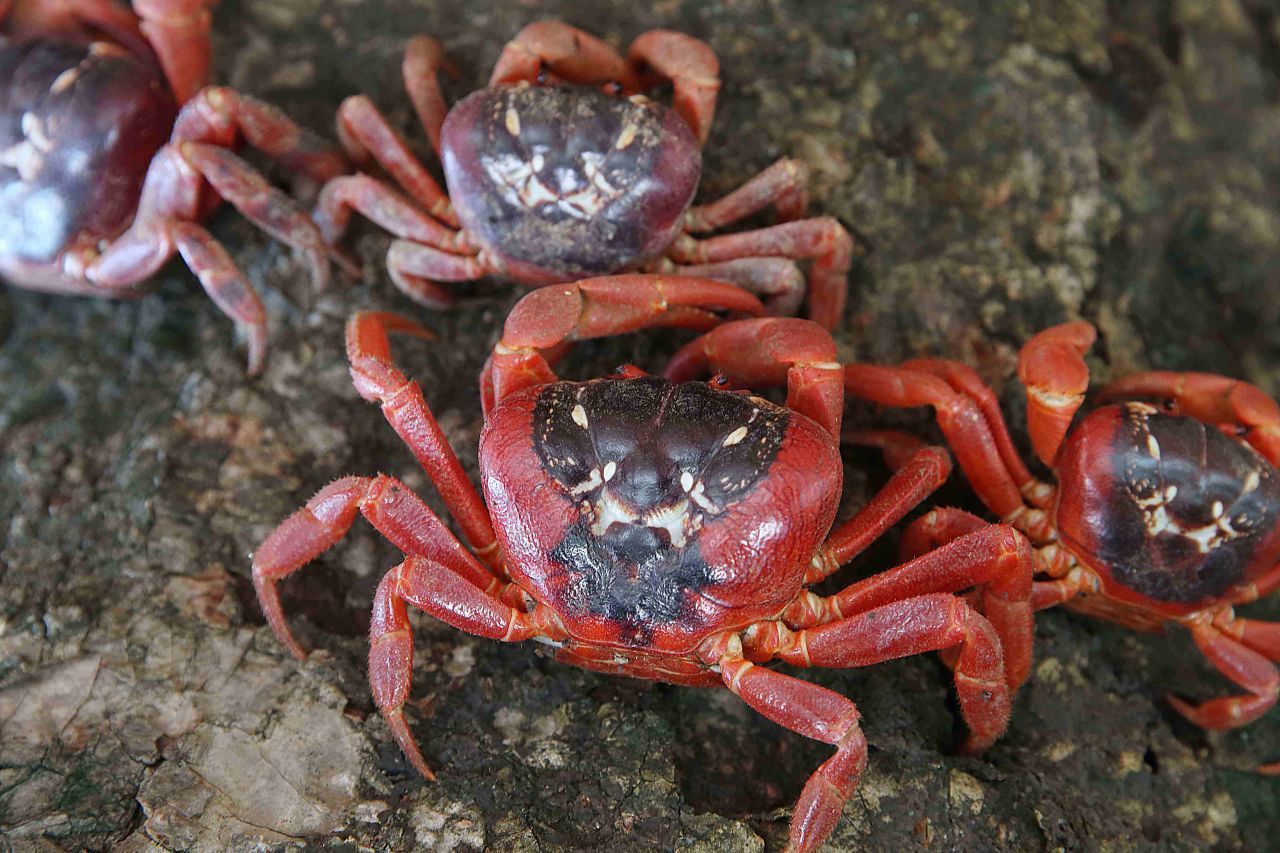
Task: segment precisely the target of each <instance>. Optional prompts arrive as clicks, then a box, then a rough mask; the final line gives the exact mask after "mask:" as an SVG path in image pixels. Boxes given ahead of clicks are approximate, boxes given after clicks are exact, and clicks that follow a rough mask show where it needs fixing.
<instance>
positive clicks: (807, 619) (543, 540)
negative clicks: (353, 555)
mask: <svg viewBox="0 0 1280 853" xmlns="http://www.w3.org/2000/svg"><path fill="white" fill-rule="evenodd" d="M713 310H714V311H720V312H723V311H739V312H746V313H749V314H758V313H760V312H762V310H763V306H762V305H761V304H760V302H759V301H757V300H756V299H755V298H754V297H752V296H750V295H749V294H746V293H744V292H743V291H742V290H740V289H739V288H736V287H734V286H733V285H730V284H726V283H721V282H715V281H708V280H702V279H692V278H691V279H685V280H679V281H671V280H669V279H662V278H657V277H654V276H645V275H628V276H620V277H611V278H598V279H591V280H587V281H582V282H578V283H575V284H572V285H556V286H554V287H547V288H543V289H541V290H538V291H535V292H533V293H531V294H529V295H528V296H526V297H525V298H524V299H523V300H521V301H520V303H519V304H518V305H517V306H516V307H515V309H514V310H513V311H512V313H511V316H510V317H508V318H507V322H506V328H505V330H504V333H503V336H502V339H501V340H500V341H499V342H498V344H497V346H496V347H495V348H494V351H493V356H492V358H491V359H490V362H489V366H488V367H487V368H486V371H485V375H484V377H483V379H482V384H481V393H482V397H483V402H484V407H485V413H486V416H485V427H484V431H483V432H482V434H481V438H480V450H479V461H480V476H481V481H482V487H483V493H484V499H483V500H481V498H480V496H479V495H478V494H477V492H476V490H475V489H474V488H473V487H472V485H471V484H470V483H469V482H468V481H467V479H466V476H465V474H464V473H463V471H462V469H461V466H459V464H458V460H457V458H456V457H455V456H454V455H453V452H452V451H451V450H450V449H449V447H448V445H447V444H446V443H445V442H444V438H443V436H442V435H441V433H440V430H439V427H438V426H437V425H436V422H435V420H434V419H433V418H432V416H431V412H430V410H429V409H428V408H427V406H426V403H425V402H424V400H423V398H422V393H421V391H419V389H418V386H417V385H416V384H414V383H413V382H411V381H409V380H408V378H407V377H405V376H404V374H402V373H401V372H400V371H399V370H398V369H397V368H396V367H395V366H394V365H393V363H392V361H391V355H390V346H389V343H388V340H387V333H388V331H397V330H398V331H413V330H415V329H416V327H414V326H413V325H412V324H410V323H408V322H406V321H404V320H400V319H398V318H395V317H394V316H392V315H384V314H361V315H357V316H356V317H354V318H352V320H351V322H350V324H349V325H348V327H347V352H348V355H349V356H350V359H351V374H352V377H353V378H354V379H355V382H356V387H357V389H358V390H359V392H360V393H361V394H362V395H363V396H364V397H365V398H366V399H369V400H373V401H378V402H381V403H382V406H383V411H384V412H385V413H386V415H387V418H388V419H389V420H390V422H391V424H392V426H393V427H395V429H396V431H397V432H398V433H399V434H400V435H401V437H402V438H404V439H405V441H406V442H407V443H408V444H409V445H410V447H411V448H412V449H413V451H414V454H415V455H416V456H417V458H418V460H419V461H420V462H421V463H422V465H423V466H424V468H425V469H426V470H427V472H428V474H429V475H430V476H431V478H432V480H433V481H434V482H435V484H436V486H437V488H438V489H439V491H440V493H441V495H442V496H443V497H444V499H445V503H446V504H447V505H448V506H449V509H450V511H451V512H452V513H453V515H454V517H455V518H456V519H457V520H458V523H459V526H460V528H461V529H462V532H463V536H464V538H465V539H466V540H467V543H468V544H469V545H470V546H471V549H472V550H471V551H468V550H467V549H466V548H465V547H463V545H462V543H461V542H460V541H458V540H457V539H455V538H454V536H453V534H451V533H449V532H448V530H447V529H446V528H445V526H444V525H443V523H442V522H441V521H440V520H439V519H438V518H437V517H436V516H435V515H433V514H432V513H431V511H430V510H429V509H428V508H427V506H426V504H424V503H423V502H422V501H421V500H420V499H419V498H417V497H416V496H415V495H414V494H413V493H412V492H410V491H409V490H408V488H406V487H405V486H404V485H403V484H402V483H400V482H399V481H397V480H394V479H393V478H391V477H387V476H385V475H379V476H378V477H374V478H365V477H345V478H343V479H341V480H337V481H336V482H334V483H332V484H330V485H329V486H326V487H325V488H324V489H322V490H321V491H320V492H319V493H318V494H317V495H316V496H315V497H313V498H312V499H311V500H310V501H309V502H308V503H307V505H306V506H305V507H304V508H303V509H301V510H299V511H298V512H296V513H294V514H293V515H292V516H290V517H289V518H287V519H285V521H284V522H283V523H281V525H280V526H279V527H278V528H276V530H275V531H274V532H273V533H272V534H271V535H270V536H269V537H268V538H267V540H266V541H265V542H263V543H262V546H261V547H260V548H259V549H258V550H257V552H256V553H255V554H254V560H253V577H254V582H255V585H256V587H257V590H258V595H259V600H260V601H261V602H262V607H263V611H264V612H265V613H266V615H267V619H268V621H269V622H270V624H271V626H272V628H273V629H274V630H275V632H276V634H277V636H279V637H280V639H281V641H282V642H283V643H284V644H285V645H286V646H288V648H289V649H290V650H292V651H293V652H294V653H295V654H297V655H298V656H301V655H302V649H301V647H300V646H299V645H298V644H297V642H296V641H295V640H294V639H293V636H292V635H291V634H290V632H289V628H288V626H287V624H286V623H285V620H284V613H283V611H282V609H281V606H280V599H279V596H278V592H277V589H276V584H277V582H278V581H279V580H280V579H281V578H283V577H284V576H286V575H288V574H290V573H291V572H294V571H296V570H297V569H299V568H301V567H302V566H303V565H305V564H306V563H308V562H310V561H311V560H312V559H314V558H316V557H317V556H319V554H320V553H321V552H323V551H324V550H325V549H326V548H328V547H329V546H331V545H332V544H333V543H335V542H336V541H337V540H338V539H340V538H341V537H342V536H343V535H344V534H345V533H346V531H347V529H348V528H349V526H350V525H351V523H352V521H354V519H355V516H356V514H357V513H360V514H363V515H364V517H365V518H366V519H368V520H369V521H370V522H371V523H372V524H373V525H374V527H376V528H377V529H378V531H379V532H381V533H382V534H383V535H384V536H386V537H387V538H388V539H389V540H390V541H391V542H393V543H394V544H395V545H396V546H397V547H398V548H400V549H401V550H402V551H403V552H404V554H405V555H406V559H405V561H404V562H403V563H401V564H400V565H399V566H396V567H395V568H394V569H392V570H391V571H390V572H388V573H387V575H386V576H385V578H384V579H383V581H382V583H381V584H380V585H379V587H378V594H377V597H376V599H375V601H374V612H373V620H372V628H371V630H370V641H371V647H370V651H369V678H370V682H371V683H372V685H373V693H374V697H375V700H376V701H377V704H378V707H379V708H380V709H381V710H382V713H383V715H384V717H385V718H386V720H387V722H388V724H389V725H390V727H391V730H392V732H393V733H394V735H395V737H396V740H397V741H398V742H399V743H400V745H401V747H402V748H403V749H404V751H405V754H406V755H407V756H408V757H409V759H410V760H411V761H412V762H413V764H414V766H415V767H417V768H418V770H420V771H421V772H422V773H423V774H424V775H428V776H429V775H430V770H429V769H428V768H427V765H426V762H425V761H424V760H423V758H422V755H421V753H420V751H419V749H418V745H417V742H416V740H415V738H414V736H413V733H412V732H411V731H410V728H409V724H408V722H407V721H406V719H405V716H404V705H405V701H406V699H407V697H408V695H409V686H410V685H409V682H410V677H411V675H412V664H413V640H412V636H411V633H410V630H409V622H408V616H407V607H408V606H409V605H412V606H413V607H416V608H419V609H421V610H423V611H425V612H427V613H429V614H431V615H432V616H435V617H436V618H438V619H441V620H443V621H445V622H447V623H449V624H450V625H453V626H455V627H457V628H460V629H462V630H464V631H468V632H470V633H473V634H478V635H480V636H483V637H490V638H492V639H495V640H504V641H510V642H516V641H521V640H530V639H532V640H539V641H541V642H543V643H545V644H548V645H550V646H552V647H554V648H555V650H556V652H555V654H556V657H557V659H558V660H560V661H563V662H564V663H570V664H574V665H575V666H580V667H585V668H587V669H593V670H599V671H602V672H608V673H612V674H616V675H629V676H633V677H636V678H648V679H655V680H659V681H666V682H671V683H676V684H686V685H701V686H716V685H723V686H725V687H727V688H728V689H730V690H732V691H733V692H734V693H736V694H737V695H739V696H741V697H742V698H743V699H744V700H745V701H746V702H747V703H748V704H749V705H751V707H752V708H755V709H756V710H757V711H759V712H760V713H762V714H764V715H765V716H766V717H768V718H769V719H771V720H774V721H775V722H778V723H780V724H781V725H784V726H787V727H789V728H791V729H793V730H795V731H798V732H800V733H801V734H804V735H806V736H808V737H812V738H816V739H818V740H821V741H823V742H826V743H830V744H833V745H834V746H835V747H836V753H835V754H834V755H833V756H832V757H831V758H830V759H829V760H828V761H827V762H826V763H824V764H823V765H822V766H821V767H820V768H819V769H818V770H817V772H815V773H814V775H813V776H812V777H811V778H810V780H809V782H808V784H807V785H806V786H805V789H804V792H803V793H802V794H801V795H800V802H799V804H798V805H797V807H796V812H795V817H794V819H793V821H792V828H791V845H792V848H791V849H794V850H797V851H811V850H814V849H816V848H817V847H818V846H819V845H820V844H821V843H822V840H823V839H824V838H826V837H827V835H828V834H829V833H830V831H831V829H832V827H833V826H834V825H835V822H836V820H837V819H838V817H839V815H840V811H841V808H842V807H843V804H844V801H845V799H847V798H848V796H849V795H850V793H851V792H852V791H853V788H854V786H855V785H856V784H857V781H858V777H859V775H860V774H861V772H862V768H863V766H864V764H865V762H866V742H865V741H864V740H863V738H862V734H861V732H860V731H859V729H858V725H857V717H858V714H857V711H856V709H855V708H854V706H853V704H852V703H851V702H849V700H847V699H845V698H844V697H843V696H840V695H838V694H836V693H833V692H831V691H829V690H825V689H823V688H820V687H818V686H816V685H813V684H810V683H808V682H805V681H801V680H799V679H796V678H793V677H791V676H789V675H784V674H782V673H780V672H776V671H774V670H772V669H769V668H767V667H763V666H757V664H761V663H764V662H766V661H768V660H772V659H775V658H776V659H781V660H785V661H787V662H789V663H792V664H794V665H796V666H802V667H808V666H836V667H851V666H867V665H870V664H873V663H876V662H878V661H882V660H888V659H890V658H896V657H902V656H904V655H909V654H917V653H920V652H923V651H928V650H933V649H942V648H954V649H957V650H958V657H957V663H956V687H957V691H958V694H959V700H960V708H961V711H962V713H963V715H964V718H965V720H966V722H967V723H968V725H969V728H970V731H971V735H970V737H969V740H968V741H967V743H966V745H965V748H966V749H968V750H969V751H978V750H981V749H983V748H984V747H986V746H987V745H988V744H990V743H991V742H992V741H993V740H994V739H995V738H996V737H998V736H999V734H1000V733H1001V732H1002V731H1003V730H1004V727H1005V725H1006V723H1007V720H1008V714H1009V700H1010V694H1011V692H1012V691H1014V690H1016V689H1017V687H1018V686H1019V685H1020V684H1021V683H1022V681H1023V679H1025V677H1026V674H1027V671H1028V669H1029V667H1030V661H1031V608H1030V594H1031V568H1032V564H1031V552H1030V547H1029V545H1028V544H1027V542H1026V540H1025V538H1023V537H1022V536H1021V535H1020V534H1018V533H1017V532H1016V531H1014V530H1013V529H1012V528H1010V527H1007V526H1004V525H991V526H987V527H985V528H984V529H982V530H980V531H976V532H975V533H974V534H973V535H971V536H966V537H962V538H961V539H959V540H957V541H956V542H954V543H951V544H949V545H947V546H946V547H944V548H942V549H939V550H938V551H936V552H934V553H931V554H927V555H924V556H922V557H921V558H919V559H917V560H914V561H912V562H910V563H907V564H906V565H903V566H900V567H898V568H895V569H892V570H890V571H886V572H884V573H882V574H880V575H876V576H875V577H873V578H871V579H869V580H866V581H863V582H860V583H856V584H854V585H852V586H850V587H847V588H846V589H844V590H843V591H841V592H839V593H837V594H835V595H833V596H830V597H822V596H818V595H815V594H814V593H811V592H809V591H807V590H806V589H805V587H806V586H808V585H810V584H813V583H817V582H818V581H820V580H822V579H823V578H826V577H827V576H829V575H830V574H831V573H832V572H834V571H835V570H836V569H837V568H839V566H840V565H841V564H843V563H845V562H847V561H848V560H849V559H851V558H852V557H853V556H854V555H855V554H856V553H858V552H859V551H860V550H861V549H862V548H864V547H865V546H866V545H867V544H868V543H870V542H871V541H873V540H875V539H876V538H877V537H878V536H879V535H880V534H881V533H883V531H884V530H885V529H886V528H887V527H888V526H890V525H892V524H893V523H894V522H895V521H896V520H898V519H900V518H901V517H902V515H903V514H904V513H906V512H908V511H909V510H910V509H911V508H912V507H914V506H915V505H916V504H917V503H919V501H921V500H922V499H923V498H924V497H925V496H926V495H928V494H929V492H931V491H932V490H933V489H934V488H936V486H937V485H938V484H939V483H940V482H941V481H942V480H943V479H945V477H946V475H947V473H948V471H949V470H950V460H949V458H948V457H947V455H946V454H945V453H944V452H942V451H939V450H938V449H937V448H930V447H925V446H923V445H921V444H919V443H918V442H909V441H906V440H905V439H903V438H901V437H898V438H897V439H896V440H894V439H893V438H891V437H889V436H887V435H880V436H877V439H878V440H879V441H880V442H881V443H882V444H885V445H886V446H887V447H890V448H891V453H890V455H891V456H892V457H893V460H894V461H895V462H897V463H898V464H899V466H900V467H899V470H898V472H897V473H896V474H895V476H894V478H893V480H892V481H891V482H890V484H889V485H888V486H887V487H886V488H885V489H884V490H883V491H882V492H881V493H880V494H879V495H877V496H876V498H875V499H873V500H872V502H871V503H870V504H868V505H867V506H866V507H865V508H864V509H863V510H862V512H860V513H859V514H858V515H857V516H856V517H855V518H853V519H851V520H850V521H848V522H846V523H845V524H842V525H839V526H837V527H836V528H835V529H834V530H832V529H831V527H832V521H833V519H834V518H835V512H836V504H837V502H838V499H839V493H840V486H841V476H842V466H841V464H840V456H839V449H838V444H837V442H838V440H839V435H840V419H841V410H842V407H843V395H842V393H841V387H840V385H841V375H842V374H841V369H840V366H839V365H838V364H836V363H835V344H834V343H833V341H832V340H831V337H830V335H829V334H828V333H827V332H826V331H825V330H824V329H822V327H821V326H819V325H817V324H815V323H813V322H810V321H807V320H796V319H776V318H770V319H753V320H739V321H735V322H732V323H727V324H725V325H722V326H719V327H718V328H714V329H713V330H712V331H710V332H708V333H707V334H706V335H703V336H702V337H700V338H697V339H696V340H694V341H693V342H692V343H690V344H689V345H688V346H686V347H685V348H684V349H683V350H681V351H680V352H679V353H678V354H677V355H676V357H675V359H674V360H673V362H672V363H671V365H670V366H669V368H668V370H667V375H666V377H665V378H657V377H652V376H646V375H645V374H643V373H642V372H641V371H639V370H638V369H636V368H632V367H628V368H623V369H621V370H620V371H619V372H618V373H616V374H614V375H611V376H608V377H605V378H601V379H593V380H591V381H588V382H566V381H561V380H560V379H559V378H558V377H557V376H556V375H555V373H554V372H553V371H552V369H551V364H550V363H549V362H548V359H547V358H546V356H545V353H546V352H548V351H549V352H551V353H554V354H563V352H564V350H565V349H566V346H567V345H568V344H569V342H571V341H577V340H582V339H584V338H590V337H598V336H601V335H607V334H615V333H619V332H624V331H631V330H635V329H640V328H645V327H648V326H665V325H674V326H685V327H691V328H700V329H707V328H710V327H711V326H714V325H715V324H716V323H717V322H718V321H719V320H718V317H717V316H716V314H714V313H712V311H713ZM708 372H710V373H718V374H720V375H719V376H718V377H716V378H713V379H712V380H711V381H710V382H702V381H695V379H696V377H698V376H701V375H705V374H706V373H708ZM779 384H785V385H786V387H787V402H786V405H785V406H779V405H775V404H773V403H770V402H768V401H767V400H765V399H762V398H760V397H757V396H754V395H752V394H750V393H749V392H747V391H746V390H730V389H745V388H748V387H758V386H767V385H779ZM472 551H474V554H473V553H472ZM965 589H974V596H975V599H976V600H977V601H979V602H980V603H981V606H982V607H983V609H984V610H985V611H986V612H987V614H988V617H989V619H988V618H984V617H982V616H979V615H978V613H977V611H976V610H974V609H973V608H972V607H971V606H970V605H969V604H968V603H967V602H966V601H965V599H964V598H961V597H957V596H956V595H954V594H953V593H955V592H958V591H960V590H965Z"/></svg>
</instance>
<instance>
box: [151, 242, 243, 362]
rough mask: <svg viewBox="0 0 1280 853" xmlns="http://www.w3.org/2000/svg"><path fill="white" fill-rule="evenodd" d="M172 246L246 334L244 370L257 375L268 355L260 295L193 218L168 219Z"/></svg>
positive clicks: (216, 302) (215, 300) (209, 293)
mask: <svg viewBox="0 0 1280 853" xmlns="http://www.w3.org/2000/svg"><path fill="white" fill-rule="evenodd" d="M161 228H162V229H163V230H165V231H167V232H168V235H169V239H170V240H172V241H173V246H174V248H175V249H177V250H178V254H179V255H181V256H182V260H183V261H184V262H186V265H187V267H188V268H189V269H190V270H191V272H193V273H194V274H195V276H196V280H197V281H199V282H200V286H201V287H203V288H204V292H205V293H207V294H208V295H209V298H210V299H212V300H213V304H214V305H217V306H218V309H219V310H220V311H222V313H223V314H225V315H226V316H227V317H228V319H230V320H231V322H233V323H235V324H236V326H237V327H238V328H240V329H241V330H242V331H243V332H244V335H245V342H246V344H247V347H248V350H249V354H248V355H249V365H248V369H247V372H248V374H249V375H250V376H257V375H258V374H259V373H260V372H262V363H263V361H264V360H265V359H266V356H267V311H266V308H264V307H263V305H262V297H260V296H259V295H258V292H257V291H256V290H254V288H253V285H252V284H250V283H249V281H248V279H246V278H245V277H244V273H242V272H241V271H240V268H239V267H237V266H236V262H235V261H233V260H232V259H231V256H230V255H228V254H227V250H226V249H224V248H223V247H222V244H221V243H219V242H218V241H217V240H215V239H214V238H213V235H212V234H210V233H209V232H208V231H206V230H204V228H202V227H201V226H199V225H196V224H195V223H194V222H172V221H170V222H167V223H165V224H163V225H162V226H161Z"/></svg>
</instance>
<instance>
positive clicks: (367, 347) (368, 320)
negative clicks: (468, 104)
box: [347, 311, 501, 568]
mask: <svg viewBox="0 0 1280 853" xmlns="http://www.w3.org/2000/svg"><path fill="white" fill-rule="evenodd" d="M390 332H402V333H405V334H413V335H418V336H421V337H429V336H430V333H428V332H427V331H426V330H425V329H423V328H422V327H421V326H418V325H417V324H416V323H413V322H411V321H409V320H405V319H404V318H402V317H397V316H396V315H394V314H384V313H378V312H372V311H362V312H360V313H358V314H356V315H354V316H353V317H352V318H351V319H350V320H349V321H347V359H348V360H349V361H350V362H351V379H352V381H353V382H354V383H355V386H356V391H358V392H359V393H360V396H362V397H364V398H365V399H366V400H369V401H370V402H379V403H381V404H382V414H383V415H384V416H386V419H387V422H388V423H390V424H391V426H392V428H393V429H394V430H395V431H396V434H397V435H399V436H400V438H401V439H402V440H403V441H404V443H405V444H407V445H408V446H409V450H411V451H412V452H413V455H414V457H415V458H416V459H417V460H418V464H419V465H421V466H422V468H423V470H424V471H426V472H427V475H428V476H429V477H430V478H431V481H432V482H433V483H434V484H435V487H436V490H437V491H438V492H439V493H440V497H442V498H444V502H445V506H447V507H448V508H449V512H450V513H451V514H452V515H453V517H454V518H455V519H457V521H458V524H459V526H461V527H462V534H463V537H464V538H465V539H466V540H467V543H468V544H469V545H470V546H471V548H472V549H473V550H474V551H475V552H476V554H477V555H478V556H479V557H480V559H482V560H483V561H484V562H485V563H487V564H488V565H489V566H491V567H495V568H496V567H497V566H499V565H500V564H501V556H500V554H499V553H498V544H497V541H496V540H495V539H494V535H493V525H492V523H491V522H490V521H489V514H488V512H487V511H486V510H485V507H484V502H483V501H482V500H481V499H480V495H479V493H478V492H476V489H475V486H473V485H471V481H470V480H469V479H467V474H466V472H465V471H463V470H462V464H461V463H460V462H459V461H458V457H457V455H456V454H455V453H454V452H453V448H452V447H450V446H449V442H448V441H447V440H446V439H445V437H444V433H443V432H441V430H440V425H439V424H437V423H436V419H435V416H434V415H432V414H431V409H430V408H428V407H427V402H426V400H425V399H423V396H422V389H421V388H419V387H418V383H417V382H412V381H410V380H409V379H408V378H407V377H406V376H405V375H404V374H403V373H401V372H400V370H399V369H398V368H397V367H396V366H395V364H394V363H392V360H391V342H390V341H389V340H388V333H390Z"/></svg>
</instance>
